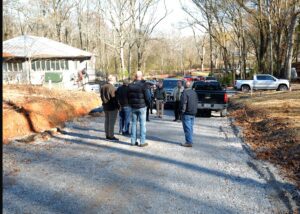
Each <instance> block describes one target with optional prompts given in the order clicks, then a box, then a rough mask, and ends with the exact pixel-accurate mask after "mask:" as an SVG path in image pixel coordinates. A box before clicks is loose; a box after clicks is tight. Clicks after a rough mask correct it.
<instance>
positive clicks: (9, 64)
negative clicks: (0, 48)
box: [7, 63, 13, 72]
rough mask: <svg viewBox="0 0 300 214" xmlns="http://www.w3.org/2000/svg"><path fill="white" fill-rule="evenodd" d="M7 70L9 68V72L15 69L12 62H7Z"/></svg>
mask: <svg viewBox="0 0 300 214" xmlns="http://www.w3.org/2000/svg"><path fill="white" fill-rule="evenodd" d="M7 70H8V72H10V71H13V68H12V64H11V63H7Z"/></svg>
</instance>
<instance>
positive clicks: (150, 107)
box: [146, 101, 153, 120]
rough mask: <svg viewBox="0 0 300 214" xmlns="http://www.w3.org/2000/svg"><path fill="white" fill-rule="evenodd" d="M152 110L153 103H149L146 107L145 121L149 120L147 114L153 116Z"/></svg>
mask: <svg viewBox="0 0 300 214" xmlns="http://www.w3.org/2000/svg"><path fill="white" fill-rule="evenodd" d="M152 110H153V102H152V101H150V105H149V106H147V113H146V119H147V120H149V112H151V114H153V113H152Z"/></svg>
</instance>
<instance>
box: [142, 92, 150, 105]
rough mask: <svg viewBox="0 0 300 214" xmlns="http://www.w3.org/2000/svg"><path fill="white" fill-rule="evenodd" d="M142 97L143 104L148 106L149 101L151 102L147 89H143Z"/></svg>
mask: <svg viewBox="0 0 300 214" xmlns="http://www.w3.org/2000/svg"><path fill="white" fill-rule="evenodd" d="M143 91H144V97H145V102H146V105H147V106H149V105H150V101H151V93H150V90H149V89H147V88H144V90H143Z"/></svg>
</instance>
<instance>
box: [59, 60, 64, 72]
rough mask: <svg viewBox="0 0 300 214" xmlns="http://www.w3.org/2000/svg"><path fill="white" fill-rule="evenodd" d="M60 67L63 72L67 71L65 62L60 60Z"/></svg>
mask: <svg viewBox="0 0 300 214" xmlns="http://www.w3.org/2000/svg"><path fill="white" fill-rule="evenodd" d="M60 67H61V69H62V70H65V60H60Z"/></svg>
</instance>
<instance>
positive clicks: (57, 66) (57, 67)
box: [55, 60, 60, 71]
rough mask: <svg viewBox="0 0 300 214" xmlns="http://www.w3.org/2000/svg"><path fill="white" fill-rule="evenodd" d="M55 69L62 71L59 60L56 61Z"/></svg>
mask: <svg viewBox="0 0 300 214" xmlns="http://www.w3.org/2000/svg"><path fill="white" fill-rule="evenodd" d="M55 68H56V70H57V71H59V70H60V67H59V60H56V61H55Z"/></svg>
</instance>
